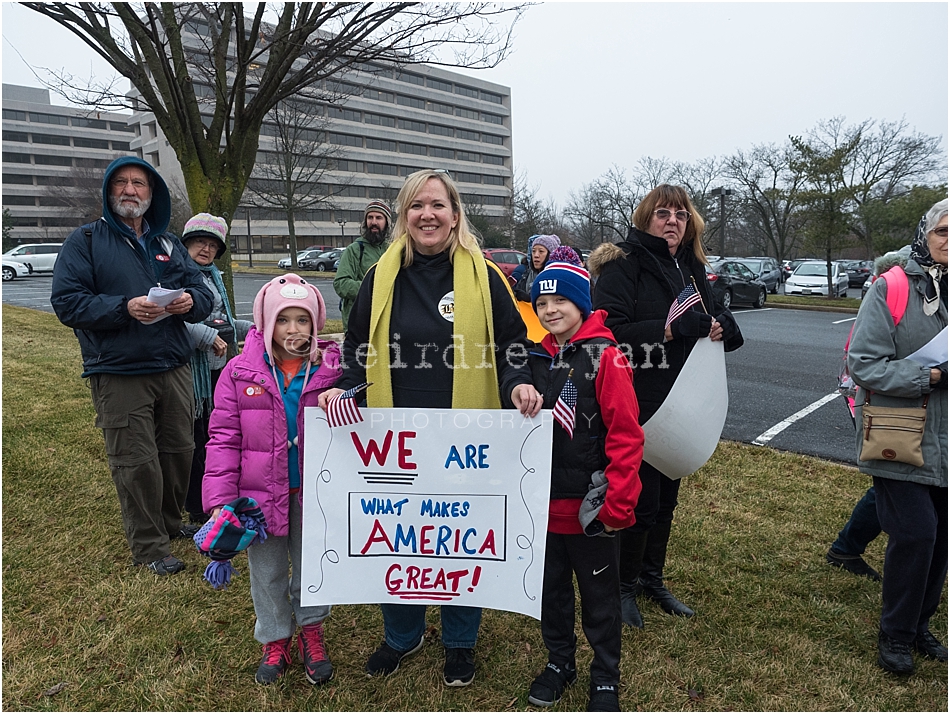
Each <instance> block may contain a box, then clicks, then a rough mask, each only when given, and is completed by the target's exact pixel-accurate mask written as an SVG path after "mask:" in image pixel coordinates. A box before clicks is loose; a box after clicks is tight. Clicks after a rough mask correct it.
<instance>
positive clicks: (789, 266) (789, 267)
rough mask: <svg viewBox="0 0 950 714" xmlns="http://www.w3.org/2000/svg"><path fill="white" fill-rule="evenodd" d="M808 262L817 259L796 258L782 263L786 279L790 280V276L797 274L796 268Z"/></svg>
mask: <svg viewBox="0 0 950 714" xmlns="http://www.w3.org/2000/svg"><path fill="white" fill-rule="evenodd" d="M806 260H815V258H795V259H793V260H786V261H784V262H783V263H782V273H783V274H784V275H785V279H786V280H788V278H789V276H790V275H791V274H792V273H793V272H795V268H797V267H798V266H799V265H801V264H802V263H804V262H805V261H806Z"/></svg>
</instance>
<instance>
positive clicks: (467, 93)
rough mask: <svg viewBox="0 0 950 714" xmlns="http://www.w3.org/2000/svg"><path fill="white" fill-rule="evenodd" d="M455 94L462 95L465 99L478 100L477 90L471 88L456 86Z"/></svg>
mask: <svg viewBox="0 0 950 714" xmlns="http://www.w3.org/2000/svg"><path fill="white" fill-rule="evenodd" d="M455 93H456V94H461V95H462V96H463V97H471V98H472V99H478V90H477V89H472V88H471V87H464V86H462V85H461V84H456V85H455Z"/></svg>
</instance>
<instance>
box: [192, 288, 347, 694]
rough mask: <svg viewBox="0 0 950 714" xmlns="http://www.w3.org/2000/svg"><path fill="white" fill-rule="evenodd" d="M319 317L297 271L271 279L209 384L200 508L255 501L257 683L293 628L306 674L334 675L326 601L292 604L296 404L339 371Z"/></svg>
mask: <svg viewBox="0 0 950 714" xmlns="http://www.w3.org/2000/svg"><path fill="white" fill-rule="evenodd" d="M326 316H327V315H326V307H325V306H324V303H323V298H322V297H321V295H320V292H319V291H318V290H317V289H316V288H315V287H314V286H313V285H310V284H309V283H308V282H307V281H306V280H304V279H303V278H301V277H299V276H297V275H294V274H292V273H288V274H287V275H283V276H281V277H279V278H274V279H273V280H271V281H270V282H269V283H267V284H266V285H264V287H263V288H261V291H260V292H259V293H258V294H257V297H256V298H255V299H254V327H252V328H251V330H250V332H248V335H247V340H246V341H245V343H244V351H243V352H242V353H241V354H240V355H238V356H237V357H235V358H234V359H232V360H231V361H230V362H228V364H227V366H226V367H225V369H224V371H223V372H222V374H221V378H220V379H219V380H218V386H217V387H216V388H215V391H214V402H215V409H214V411H213V412H212V413H211V440H210V441H209V442H208V456H207V467H206V471H205V477H204V484H203V487H202V493H203V496H204V507H205V509H206V510H207V511H208V512H209V513H211V517H212V518H216V517H217V515H218V512H219V511H220V510H221V508H222V507H223V506H224V505H226V504H228V503H230V502H232V501H233V500H234V499H236V498H238V497H241V496H244V497H248V498H253V499H254V500H255V501H257V503H258V504H259V505H260V507H261V510H262V511H263V512H264V517H265V519H266V521H267V536H268V537H267V539H266V540H265V541H264V542H262V543H256V544H254V545H252V546H250V547H249V548H248V549H247V560H248V565H249V566H250V571H251V599H252V600H253V601H254V614H255V615H256V616H257V623H256V625H255V626H254V638H255V639H256V640H257V641H258V642H260V643H261V644H262V645H263V650H264V656H263V658H262V659H261V663H260V666H259V667H258V669H257V674H256V675H255V680H256V681H257V683H258V684H271V683H272V682H275V681H276V680H277V679H278V678H279V677H281V676H282V675H283V674H284V672H285V671H286V670H287V667H288V666H289V664H290V659H291V644H292V640H293V636H294V633H295V632H296V630H297V627H300V634H299V635H298V637H297V649H298V652H299V654H300V659H301V661H302V662H303V665H304V672H305V674H306V677H307V680H308V681H309V682H310V683H311V684H323V683H324V682H327V681H328V680H329V679H330V677H332V676H333V666H332V664H331V663H330V659H329V657H328V656H327V651H326V645H325V644H324V639H323V620H324V619H325V618H326V617H327V616H328V615H329V614H330V608H329V607H325V606H313V607H303V606H302V605H301V604H300V564H301V525H302V520H301V507H302V498H301V496H302V493H301V490H300V486H301V472H302V469H303V447H304V444H303V436H304V434H303V415H304V407H308V406H317V398H318V396H319V395H320V393H321V392H324V391H326V390H327V389H329V388H330V387H332V386H333V384H334V383H335V382H336V380H337V379H338V378H339V377H340V374H341V369H340V350H339V348H338V347H337V345H336V343H335V342H330V341H326V340H320V339H318V338H317V334H318V333H319V331H320V330H321V329H323V325H324V323H325V322H326ZM288 567H289V569H290V576H289V577H288Z"/></svg>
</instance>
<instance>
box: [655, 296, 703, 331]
mask: <svg viewBox="0 0 950 714" xmlns="http://www.w3.org/2000/svg"><path fill="white" fill-rule="evenodd" d="M702 299H703V298H702V295H700V294H699V292H697V290H696V288H694V287H693V286H692V285H687V286H686V287H685V288H683V292H681V293H680V294H679V295H677V296H676V300H674V301H673V304H672V305H670V314H669V315H667V316H666V324H665V325H664V326H663V329H664V330H665V329H666V328H667V327H669V326H670V325H671V324H672V323H673V320H675V319H676V318H677V317H679V316H680V315H682V314H683V313H684V312H686V311H687V310H689V309H690V308H691V307H692V306H693V305H695V304H696V303H698V302H702Z"/></svg>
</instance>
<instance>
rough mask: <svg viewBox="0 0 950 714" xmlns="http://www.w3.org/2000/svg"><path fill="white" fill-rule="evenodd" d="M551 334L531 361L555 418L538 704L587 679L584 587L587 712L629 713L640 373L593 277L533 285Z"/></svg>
mask: <svg viewBox="0 0 950 714" xmlns="http://www.w3.org/2000/svg"><path fill="white" fill-rule="evenodd" d="M531 302H532V305H533V306H534V309H535V312H536V313H537V315H538V319H539V320H540V322H541V324H542V325H543V326H544V328H545V329H546V330H547V331H548V333H549V334H548V335H546V336H545V337H544V339H543V340H541V342H540V343H539V344H537V345H535V348H534V349H533V350H531V352H530V353H529V363H530V365H531V371H532V377H533V381H534V385H535V387H537V389H538V391H539V392H540V393H541V394H542V396H543V397H544V407H543V408H545V409H552V410H553V414H554V418H555V421H556V422H557V424H555V426H554V439H553V443H552V452H553V453H552V459H551V464H552V466H551V505H550V509H549V516H548V533H547V545H546V551H545V559H544V585H543V594H542V602H541V635H542V637H543V638H544V645H545V647H547V650H548V663H547V665H546V666H545V668H544V670H543V671H542V672H541V674H539V675H538V676H537V677H536V678H535V680H534V682H532V684H531V689H530V691H529V694H528V701H529V702H530V703H531V704H533V705H535V706H543V707H548V706H553V705H554V704H555V703H556V702H557V701H558V700H559V699H560V698H561V695H562V694H563V692H564V690H565V688H566V687H568V686H570V685H571V684H573V683H574V682H575V681H576V680H577V668H576V664H575V653H576V649H577V638H576V637H575V635H574V611H575V606H574V582H573V577H574V576H575V575H576V577H577V585H578V589H579V590H580V596H581V603H582V608H581V612H582V615H581V622H582V625H583V627H584V634H585V635H586V636H587V641H588V642H589V643H590V645H591V648H592V649H593V651H594V658H593V661H592V662H591V667H590V700H589V706H588V711H620V701H619V697H618V687H619V685H620V629H621V619H620V565H619V541H618V539H617V538H615V537H613V533H614V531H618V530H620V529H622V528H628V527H629V526H631V525H633V522H634V507H635V506H636V504H637V498H638V497H639V495H640V478H639V475H638V473H639V470H640V462H641V459H642V457H643V430H642V429H641V428H640V422H639V408H638V406H637V397H636V394H635V393H634V391H633V370H632V369H631V367H630V363H629V362H628V361H627V358H626V357H625V356H624V354H623V352H621V351H620V349H619V348H618V347H617V342H616V340H615V339H614V336H613V333H611V331H610V330H609V329H608V328H607V327H605V326H604V318H605V317H606V313H605V312H604V311H603V310H597V311H596V312H592V311H591V297H590V275H589V274H588V272H587V271H586V270H584V269H583V268H581V267H578V266H576V265H572V264H571V263H566V262H554V263H548V265H547V266H546V267H545V268H544V270H542V271H541V272H540V273H539V274H538V276H537V278H536V279H535V281H534V284H533V285H532V287H531Z"/></svg>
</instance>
